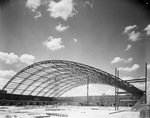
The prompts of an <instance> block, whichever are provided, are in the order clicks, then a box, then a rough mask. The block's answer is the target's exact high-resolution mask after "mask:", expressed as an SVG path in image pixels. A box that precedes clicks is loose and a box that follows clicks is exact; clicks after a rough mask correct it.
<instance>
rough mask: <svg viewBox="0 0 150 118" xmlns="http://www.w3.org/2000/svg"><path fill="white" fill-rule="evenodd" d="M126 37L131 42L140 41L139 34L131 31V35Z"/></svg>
mask: <svg viewBox="0 0 150 118" xmlns="http://www.w3.org/2000/svg"><path fill="white" fill-rule="evenodd" d="M128 36H129V40H130V41H132V42H135V41H138V40H140V38H139V37H140V32H135V31H132V32H131V33H129V34H128Z"/></svg>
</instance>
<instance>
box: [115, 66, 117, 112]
mask: <svg viewBox="0 0 150 118" xmlns="http://www.w3.org/2000/svg"><path fill="white" fill-rule="evenodd" d="M116 76H117V68H115V78H116ZM116 93H117V87H116V83H115V111H116V110H117V109H116V107H117V99H116V97H117V96H116V95H117V94H116Z"/></svg>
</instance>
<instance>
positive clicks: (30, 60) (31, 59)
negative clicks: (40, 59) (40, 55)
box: [20, 54, 35, 64]
mask: <svg viewBox="0 0 150 118" xmlns="http://www.w3.org/2000/svg"><path fill="white" fill-rule="evenodd" d="M20 61H21V62H24V63H26V64H32V63H33V62H34V61H35V57H34V56H32V55H29V54H23V55H21V56H20Z"/></svg>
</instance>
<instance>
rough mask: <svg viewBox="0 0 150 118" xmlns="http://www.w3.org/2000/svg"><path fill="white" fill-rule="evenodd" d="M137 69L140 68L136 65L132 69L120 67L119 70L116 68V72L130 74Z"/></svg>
mask: <svg viewBox="0 0 150 118" xmlns="http://www.w3.org/2000/svg"><path fill="white" fill-rule="evenodd" d="M138 68H140V66H139V65H138V64H134V65H133V66H132V67H120V68H118V70H120V71H125V72H131V71H135V70H137V69H138Z"/></svg>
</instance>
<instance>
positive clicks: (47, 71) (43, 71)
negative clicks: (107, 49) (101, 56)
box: [3, 60, 143, 97]
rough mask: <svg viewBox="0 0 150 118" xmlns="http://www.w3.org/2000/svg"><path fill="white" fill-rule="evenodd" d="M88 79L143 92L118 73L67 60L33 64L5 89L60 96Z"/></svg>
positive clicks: (134, 91)
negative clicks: (121, 77) (113, 73)
mask: <svg viewBox="0 0 150 118" xmlns="http://www.w3.org/2000/svg"><path fill="white" fill-rule="evenodd" d="M87 79H89V83H90V84H91V83H93V84H107V85H111V86H117V87H119V88H120V89H123V90H125V91H127V92H129V93H132V94H133V95H136V96H142V95H143V91H142V90H140V89H138V88H136V87H135V86H133V85H131V84H129V83H128V82H126V81H123V80H121V79H120V78H118V77H115V76H114V75H111V74H109V73H107V72H105V71H102V70H100V69H97V68H94V67H91V66H88V65H85V64H81V63H77V62H72V61H65V60H47V61H41V62H37V63H34V64H32V65H29V66H27V67H25V68H24V69H22V70H20V71H19V72H18V73H17V74H16V75H14V76H13V77H12V78H11V79H10V80H9V81H8V82H7V83H6V84H5V86H4V87H3V90H7V91H8V92H9V93H12V94H21V95H24V94H27V95H37V96H41V95H43V96H46V97H50V96H51V97H53V96H56V97H57V96H58V97H59V96H61V95H62V94H63V93H64V92H67V91H68V90H70V89H72V88H74V87H77V86H81V85H84V84H87V82H86V81H87ZM56 85H58V86H56ZM18 91H19V93H17V92H18Z"/></svg>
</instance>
